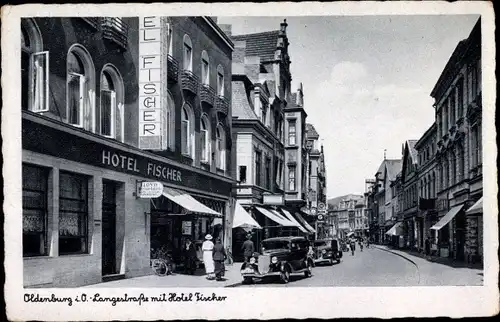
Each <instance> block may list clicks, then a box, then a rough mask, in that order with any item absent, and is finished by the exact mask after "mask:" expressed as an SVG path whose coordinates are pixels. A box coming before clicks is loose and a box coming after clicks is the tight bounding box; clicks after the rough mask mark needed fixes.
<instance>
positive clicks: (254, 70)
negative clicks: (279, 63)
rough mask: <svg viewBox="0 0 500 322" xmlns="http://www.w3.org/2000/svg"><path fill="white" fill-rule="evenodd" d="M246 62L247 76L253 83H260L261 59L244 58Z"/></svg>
mask: <svg viewBox="0 0 500 322" xmlns="http://www.w3.org/2000/svg"><path fill="white" fill-rule="evenodd" d="M244 62H245V74H246V75H247V76H248V78H249V79H250V80H251V81H252V83H258V82H259V73H260V57H258V56H248V57H245V58H244Z"/></svg>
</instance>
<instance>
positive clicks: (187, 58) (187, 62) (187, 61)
mask: <svg viewBox="0 0 500 322" xmlns="http://www.w3.org/2000/svg"><path fill="white" fill-rule="evenodd" d="M183 66H184V70H189V71H191V72H192V71H193V44H192V43H191V38H189V36H188V35H184V65H183Z"/></svg>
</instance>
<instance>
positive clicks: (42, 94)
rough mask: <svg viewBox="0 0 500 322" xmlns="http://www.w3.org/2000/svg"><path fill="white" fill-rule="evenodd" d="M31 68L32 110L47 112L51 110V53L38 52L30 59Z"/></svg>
mask: <svg viewBox="0 0 500 322" xmlns="http://www.w3.org/2000/svg"><path fill="white" fill-rule="evenodd" d="M30 68H31V76H30V77H31V79H30V88H31V91H30V92H31V94H30V95H31V100H30V104H31V110H32V111H33V112H47V111H48V110H49V52H48V51H43V52H37V53H34V54H33V55H31V57H30Z"/></svg>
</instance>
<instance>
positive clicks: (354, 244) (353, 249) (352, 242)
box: [349, 239, 356, 256]
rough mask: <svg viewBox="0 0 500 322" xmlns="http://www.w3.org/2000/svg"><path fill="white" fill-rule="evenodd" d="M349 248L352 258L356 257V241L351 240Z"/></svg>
mask: <svg viewBox="0 0 500 322" xmlns="http://www.w3.org/2000/svg"><path fill="white" fill-rule="evenodd" d="M349 247H350V248H351V254H352V256H354V251H355V250H356V242H355V241H354V239H351V241H350V244H349Z"/></svg>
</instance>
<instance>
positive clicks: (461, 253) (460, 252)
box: [455, 211, 466, 261]
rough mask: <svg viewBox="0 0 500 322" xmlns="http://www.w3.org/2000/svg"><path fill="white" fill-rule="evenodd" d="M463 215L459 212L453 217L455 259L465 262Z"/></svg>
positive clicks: (464, 220)
mask: <svg viewBox="0 0 500 322" xmlns="http://www.w3.org/2000/svg"><path fill="white" fill-rule="evenodd" d="M465 225H466V218H465V213H464V212H463V211H461V212H460V213H459V214H458V215H457V216H456V217H455V227H456V228H455V234H456V252H457V253H456V259H457V260H460V261H463V260H465Z"/></svg>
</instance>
